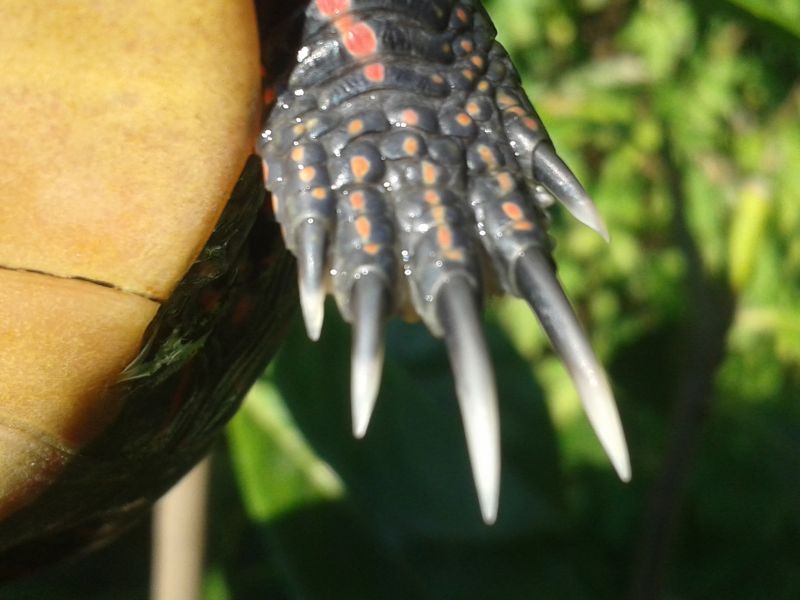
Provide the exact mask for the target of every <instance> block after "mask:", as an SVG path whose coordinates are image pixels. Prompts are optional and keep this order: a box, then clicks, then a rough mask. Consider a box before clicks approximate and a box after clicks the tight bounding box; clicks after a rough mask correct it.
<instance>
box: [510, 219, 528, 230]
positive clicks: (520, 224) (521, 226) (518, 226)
mask: <svg viewBox="0 0 800 600" xmlns="http://www.w3.org/2000/svg"><path fill="white" fill-rule="evenodd" d="M512 229H516V230H517V231H531V230H532V229H533V225H532V224H531V223H529V222H528V221H519V222H518V223H514V226H513V227H512Z"/></svg>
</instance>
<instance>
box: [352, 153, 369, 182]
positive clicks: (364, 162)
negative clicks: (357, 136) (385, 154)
mask: <svg viewBox="0 0 800 600" xmlns="http://www.w3.org/2000/svg"><path fill="white" fill-rule="evenodd" d="M371 166H372V165H371V164H370V162H369V159H368V158H367V157H366V156H361V155H358V156H354V157H353V158H351V159H350V168H351V169H352V170H353V176H354V177H355V178H356V180H358V181H361V180H362V179H364V177H366V176H367V174H368V173H369V170H370V167H371Z"/></svg>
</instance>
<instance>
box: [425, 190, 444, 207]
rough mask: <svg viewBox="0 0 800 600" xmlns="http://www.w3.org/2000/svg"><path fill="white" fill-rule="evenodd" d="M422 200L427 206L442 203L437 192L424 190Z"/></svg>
mask: <svg viewBox="0 0 800 600" xmlns="http://www.w3.org/2000/svg"><path fill="white" fill-rule="evenodd" d="M423 198H424V199H425V202H427V203H428V204H439V202H441V201H442V197H441V196H440V195H439V192H437V191H435V190H425V194H424V195H423Z"/></svg>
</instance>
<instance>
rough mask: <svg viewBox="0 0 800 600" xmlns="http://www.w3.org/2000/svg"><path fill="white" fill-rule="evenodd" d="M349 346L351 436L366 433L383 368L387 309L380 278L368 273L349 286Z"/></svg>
mask: <svg viewBox="0 0 800 600" xmlns="http://www.w3.org/2000/svg"><path fill="white" fill-rule="evenodd" d="M350 303H351V310H352V314H353V318H352V321H353V349H352V358H351V363H350V401H351V409H352V414H353V435H354V436H355V437H357V438H362V437H364V435H365V434H366V433H367V427H368V426H369V420H370V417H371V416H372V410H373V408H374V407H375V400H376V398H377V396H378V389H379V388H380V385H381V371H382V370H383V322H384V320H385V319H386V314H387V311H388V302H387V297H386V289H385V286H384V285H383V281H381V279H380V278H378V277H376V276H371V275H369V274H367V275H365V276H362V277H361V279H359V280H358V281H356V283H355V284H354V285H353V293H352V298H351V299H350Z"/></svg>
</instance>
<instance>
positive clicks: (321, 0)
mask: <svg viewBox="0 0 800 600" xmlns="http://www.w3.org/2000/svg"><path fill="white" fill-rule="evenodd" d="M316 4H317V10H319V12H320V14H321V15H323V16H325V17H335V16H336V15H340V14H342V13H344V12H347V11H348V10H349V9H350V0H316Z"/></svg>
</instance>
